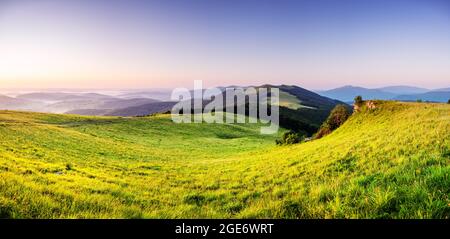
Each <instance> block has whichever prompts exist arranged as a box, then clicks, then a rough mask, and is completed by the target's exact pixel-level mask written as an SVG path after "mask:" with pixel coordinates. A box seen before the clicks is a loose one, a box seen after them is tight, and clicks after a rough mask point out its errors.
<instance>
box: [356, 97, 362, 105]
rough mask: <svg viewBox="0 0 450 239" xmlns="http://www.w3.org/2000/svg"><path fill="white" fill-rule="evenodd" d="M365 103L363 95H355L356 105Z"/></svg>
mask: <svg viewBox="0 0 450 239" xmlns="http://www.w3.org/2000/svg"><path fill="white" fill-rule="evenodd" d="M362 104H363V99H362V96H360V95H358V96H356V97H355V105H357V106H361V105H362Z"/></svg>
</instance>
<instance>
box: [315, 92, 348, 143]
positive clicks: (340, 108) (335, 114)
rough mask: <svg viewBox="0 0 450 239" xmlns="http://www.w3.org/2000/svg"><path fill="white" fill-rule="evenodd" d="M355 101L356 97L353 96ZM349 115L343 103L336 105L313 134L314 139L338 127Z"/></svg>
mask: <svg viewBox="0 0 450 239" xmlns="http://www.w3.org/2000/svg"><path fill="white" fill-rule="evenodd" d="M355 103H356V98H355ZM348 117H350V112H349V111H348V110H347V107H345V106H344V105H337V106H336V107H334V109H333V110H332V111H331V113H330V115H329V116H328V118H327V120H326V121H325V122H324V123H323V124H322V126H321V127H320V129H319V131H318V132H317V133H316V135H315V136H314V138H315V139H320V138H322V137H323V136H325V135H328V134H330V133H331V132H333V131H334V130H335V129H337V128H339V126H341V125H342V124H344V122H345V121H346V120H347V119H348Z"/></svg>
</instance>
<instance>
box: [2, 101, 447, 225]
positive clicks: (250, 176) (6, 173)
mask: <svg viewBox="0 0 450 239" xmlns="http://www.w3.org/2000/svg"><path fill="white" fill-rule="evenodd" d="M260 126H261V125H258V124H175V123H173V122H172V121H171V119H170V115H165V114H160V115H154V116H149V117H136V118H132V117H88V116H75V115H54V114H43V113H28V112H14V111H0V137H1V140H0V217H1V218H449V216H450V198H449V196H450V105H449V104H434V103H399V102H393V101H386V102H378V103H377V108H375V109H367V108H363V109H362V111H361V112H357V113H355V114H353V115H352V116H351V117H350V118H349V119H348V120H347V121H346V123H344V125H342V126H341V127H340V128H338V129H337V130H336V131H334V132H333V133H331V134H330V135H328V136H325V137H323V138H321V139H318V140H313V141H311V142H305V143H300V144H294V145H288V146H277V145H276V144H275V140H276V139H277V138H278V137H280V135H281V134H282V133H283V132H284V130H280V132H279V134H277V135H261V134H260V132H259V130H260Z"/></svg>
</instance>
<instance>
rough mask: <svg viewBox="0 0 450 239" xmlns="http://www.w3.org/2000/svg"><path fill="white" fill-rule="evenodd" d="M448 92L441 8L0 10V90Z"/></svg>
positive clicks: (16, 4)
mask: <svg viewBox="0 0 450 239" xmlns="http://www.w3.org/2000/svg"><path fill="white" fill-rule="evenodd" d="M194 80H203V81H204V84H205V85H207V86H226V85H256V84H264V83H272V84H296V85H299V86H303V87H306V88H310V89H328V88H333V87H338V86H342V85H349V84H351V85H359V86H365V87H378V86H386V85H414V86H422V87H428V88H439V87H449V86H450V1H448V0H423V1H418V0H405V1H403V0H385V1H384V0H373V1H369V0H367V1H365V0H354V1H351V0H340V1H337V0H329V1H322V0H311V1H307V0H296V1H283V0H279V1H264V0H227V1H219V0H203V1H202V0H196V1H194V0H161V1H140V0H135V1H133V0H131V1H125V0H123V1H119V0H117V1H111V0H108V1H107V0H103V1H102V0H96V1H88V0H85V1H83V0H77V1H75V0H73V1H64V0H58V1H57V0H55V1H49V0H0V88H20V87H27V88H33V87H35V88H71V87H75V88H165V87H183V86H184V87H186V86H187V87H189V86H190V87H192V86H193V81H194Z"/></svg>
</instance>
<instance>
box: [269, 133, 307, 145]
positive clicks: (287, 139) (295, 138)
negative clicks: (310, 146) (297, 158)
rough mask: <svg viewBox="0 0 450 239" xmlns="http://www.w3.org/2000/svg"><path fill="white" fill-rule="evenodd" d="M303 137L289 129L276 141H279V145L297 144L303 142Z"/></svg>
mask: <svg viewBox="0 0 450 239" xmlns="http://www.w3.org/2000/svg"><path fill="white" fill-rule="evenodd" d="M303 138H304V137H303V136H301V135H300V134H298V133H296V132H294V131H288V132H286V133H284V134H283V137H282V138H281V139H277V140H276V141H275V142H276V143H277V145H289V144H297V143H299V142H301V141H302V140H303Z"/></svg>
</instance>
